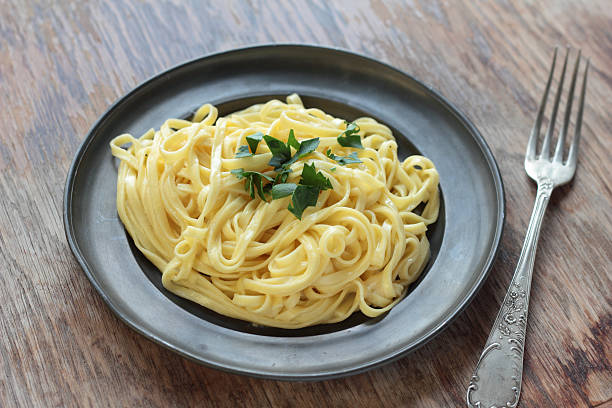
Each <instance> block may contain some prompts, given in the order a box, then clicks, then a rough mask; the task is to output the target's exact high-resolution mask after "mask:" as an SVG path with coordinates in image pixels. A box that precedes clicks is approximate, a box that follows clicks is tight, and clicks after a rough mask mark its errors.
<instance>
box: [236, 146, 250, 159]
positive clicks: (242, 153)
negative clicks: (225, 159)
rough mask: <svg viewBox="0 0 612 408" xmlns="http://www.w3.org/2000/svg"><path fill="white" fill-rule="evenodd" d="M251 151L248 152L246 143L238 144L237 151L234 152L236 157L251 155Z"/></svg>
mask: <svg viewBox="0 0 612 408" xmlns="http://www.w3.org/2000/svg"><path fill="white" fill-rule="evenodd" d="M252 155H253V153H251V152H250V150H249V146H247V145H241V146H238V151H237V152H236V156H234V157H236V158H237V159H239V158H241V157H249V156H252Z"/></svg>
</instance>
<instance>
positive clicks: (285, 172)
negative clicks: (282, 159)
mask: <svg viewBox="0 0 612 408" xmlns="http://www.w3.org/2000/svg"><path fill="white" fill-rule="evenodd" d="M289 173H291V169H290V168H287V167H281V168H280V169H278V170H276V177H275V178H274V184H279V183H285V182H286V181H287V178H289Z"/></svg>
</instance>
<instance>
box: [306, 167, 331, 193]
mask: <svg viewBox="0 0 612 408" xmlns="http://www.w3.org/2000/svg"><path fill="white" fill-rule="evenodd" d="M300 184H301V185H305V186H312V187H316V188H318V189H319V190H329V189H330V188H332V185H331V182H330V181H329V179H328V178H327V177H325V175H324V174H323V173H321V172H320V171H317V169H315V165H314V163H313V164H308V163H305V164H304V170H302V179H301V180H300Z"/></svg>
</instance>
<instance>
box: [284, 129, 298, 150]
mask: <svg viewBox="0 0 612 408" xmlns="http://www.w3.org/2000/svg"><path fill="white" fill-rule="evenodd" d="M287 144H288V145H289V146H291V147H293V148H294V149H295V150H299V148H300V142H298V141H297V139H296V138H295V133H293V129H290V130H289V137H288V138H287Z"/></svg>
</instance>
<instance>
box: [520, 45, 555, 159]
mask: <svg viewBox="0 0 612 408" xmlns="http://www.w3.org/2000/svg"><path fill="white" fill-rule="evenodd" d="M557 51H559V48H558V47H555V53H554V54H553V60H552V64H551V66H550V73H549V74H548V81H546V88H545V89H544V95H542V100H541V101H540V107H539V108H538V115H537V116H536V120H535V123H534V124H533V128H532V129H531V135H530V136H529V142H528V143H527V154H526V155H525V157H526V159H527V160H533V159H535V153H536V144H537V143H538V135H539V134H540V127H541V126H542V117H543V116H544V109H545V108H546V100H547V99H548V91H549V90H550V84H551V83H552V78H553V74H554V73H555V64H556V63H557Z"/></svg>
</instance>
